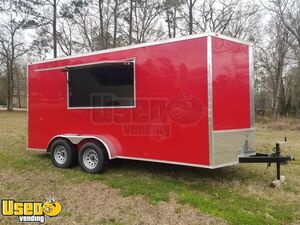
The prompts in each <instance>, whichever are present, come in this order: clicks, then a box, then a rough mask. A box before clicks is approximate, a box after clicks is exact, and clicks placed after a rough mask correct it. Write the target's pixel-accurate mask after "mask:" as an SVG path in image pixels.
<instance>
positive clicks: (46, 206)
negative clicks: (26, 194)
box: [1, 198, 62, 223]
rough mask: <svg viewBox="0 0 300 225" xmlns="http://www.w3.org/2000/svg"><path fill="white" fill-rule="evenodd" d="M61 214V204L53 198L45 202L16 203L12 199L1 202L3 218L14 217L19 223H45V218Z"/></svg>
mask: <svg viewBox="0 0 300 225" xmlns="http://www.w3.org/2000/svg"><path fill="white" fill-rule="evenodd" d="M61 212H62V205H61V203H60V202H58V201H56V200H54V199H53V198H49V199H48V201H46V202H39V201H28V202H18V201H15V200H14V199H2V200H1V214H2V215H3V216H5V217H10V216H16V217H18V219H19V222H31V223H32V222H39V223H45V221H46V216H48V217H56V216H58V215H59V214H60V213H61Z"/></svg>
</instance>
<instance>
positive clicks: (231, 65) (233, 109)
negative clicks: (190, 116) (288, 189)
mask: <svg viewBox="0 0 300 225" xmlns="http://www.w3.org/2000/svg"><path fill="white" fill-rule="evenodd" d="M208 59H209V67H210V68H209V74H208V76H209V82H210V84H209V86H210V87H211V88H209V102H210V103H211V104H209V105H210V110H209V114H210V115H209V129H210V131H209V132H210V165H211V167H212V168H218V167H223V166H229V165H234V164H238V162H239V157H240V156H250V155H254V154H255V146H254V145H255V118H254V72H253V56H252V45H251V44H250V43H247V42H243V41H238V40H236V39H231V38H226V37H224V36H221V35H220V36H218V35H215V36H210V37H209V41H208Z"/></svg>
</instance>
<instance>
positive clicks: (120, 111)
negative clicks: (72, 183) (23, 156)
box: [28, 33, 255, 173]
mask: <svg viewBox="0 0 300 225" xmlns="http://www.w3.org/2000/svg"><path fill="white" fill-rule="evenodd" d="M253 80H254V78H253V58H252V45H251V44H249V43H248V42H245V41H240V40H237V39H233V38H229V37H225V36H223V35H217V34H211V33H210V34H201V35H194V36H187V37H181V38H174V39H169V40H165V41H160V42H153V43H146V44H137V45H132V46H128V47H122V48H116V49H109V50H102V51H98V52H93V53H88V54H83V55H76V56H68V57H64V58H58V59H51V60H46V61H42V62H37V63H32V64H30V65H29V66H28V149H29V150H41V151H48V152H50V153H51V159H52V160H53V163H54V165H56V166H58V167H63V168H64V167H70V166H72V165H73V164H74V163H76V161H77V157H78V161H79V164H80V165H81V167H82V168H83V169H84V170H85V171H87V172H91V173H97V172H101V171H102V170H103V168H104V165H105V162H106V161H107V160H108V159H115V158H122V159H133V160H144V161H153V162H162V163H171V164H179V165H188V166H196V167H205V168H218V167H224V166H229V165H234V164H237V163H239V157H241V156H249V155H255V150H254V139H255V126H254V103H253V94H254V91H253V82H254V81H253Z"/></svg>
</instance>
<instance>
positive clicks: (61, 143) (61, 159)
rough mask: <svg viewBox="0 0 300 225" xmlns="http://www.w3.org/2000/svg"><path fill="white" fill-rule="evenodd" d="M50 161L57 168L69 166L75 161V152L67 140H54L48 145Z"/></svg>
mask: <svg viewBox="0 0 300 225" xmlns="http://www.w3.org/2000/svg"><path fill="white" fill-rule="evenodd" d="M50 154H51V160H52V163H53V164H54V165H55V166H56V167H59V168H70V167H71V166H73V165H74V164H75V163H76V158H77V153H76V150H75V148H74V146H73V145H72V143H70V142H69V141H67V140H65V139H57V140H55V141H54V142H53V143H52V144H51V147H50Z"/></svg>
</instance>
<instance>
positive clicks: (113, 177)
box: [0, 112, 300, 225]
mask: <svg viewBox="0 0 300 225" xmlns="http://www.w3.org/2000/svg"><path fill="white" fill-rule="evenodd" d="M261 127H263V125H262V124H258V129H257V148H259V149H261V150H265V151H269V150H270V149H271V147H272V145H273V143H275V141H276V140H278V139H280V138H282V137H284V136H288V137H289V142H290V144H288V145H287V146H286V148H285V151H286V152H288V153H290V154H293V155H294V156H296V158H297V157H298V158H299V156H300V154H299V149H300V140H299V131H296V130H295V131H292V130H284V131H273V130H269V129H267V128H261ZM25 140H26V114H25V113H6V112H1V113H0V171H7V173H9V174H13V175H14V176H16V179H18V180H21V181H22V182H25V183H26V182H27V181H26V179H25V178H26V177H28V175H30V176H32V177H42V178H41V180H40V181H39V182H37V181H34V179H33V181H34V182H32V183H31V182H27V184H28V185H29V186H26V187H24V186H22V182H21V183H20V184H16V182H14V180H9V181H6V182H4V183H2V184H1V185H3V187H4V188H3V189H4V191H3V192H2V193H1V192H0V197H1V198H4V197H11V196H13V197H16V198H20V199H22V198H28V197H29V198H30V199H32V196H33V198H34V199H38V198H40V197H41V196H43V195H44V193H45V192H46V190H47V189H48V188H49V187H51V188H60V187H62V186H64V185H80V184H82V183H85V182H88V181H94V182H101V183H104V184H106V185H108V186H109V187H112V188H115V189H119V190H120V191H121V193H122V194H123V195H124V196H132V195H141V196H145V197H146V198H147V199H148V200H149V201H150V202H151V203H152V204H156V203H158V202H161V201H169V199H170V196H175V198H176V199H177V201H178V202H180V203H181V204H183V205H185V204H188V205H191V206H193V207H194V208H196V209H198V210H199V211H201V212H203V213H206V214H208V215H210V216H213V217H219V218H222V219H224V220H225V221H227V222H228V223H229V224H234V225H235V224H236V225H237V224H245V225H247V224H249V225H251V224H253V225H254V224H255V225H259V224H278V225H279V224H292V223H294V224H298V223H300V215H299V212H300V196H299V193H300V180H299V177H300V169H299V161H296V162H295V163H294V164H293V165H292V166H291V165H289V166H286V167H284V168H283V174H284V175H286V178H287V183H286V184H285V185H283V186H282V187H281V188H278V189H273V188H270V187H269V183H270V182H271V181H272V180H273V179H274V178H275V168H274V167H272V168H269V169H267V168H266V165H237V166H231V167H226V168H221V169H216V170H207V169H199V168H190V167H182V166H175V165H163V164H155V163H148V162H137V161H126V160H115V161H113V162H111V163H110V165H109V167H108V169H107V171H106V172H105V173H104V174H101V175H91V174H87V173H84V172H82V171H81V170H80V168H78V167H75V168H72V169H67V170H62V169H57V168H55V167H53V166H52V163H51V161H50V158H49V156H48V155H47V154H41V153H36V152H28V151H26V150H25V148H26V147H25ZM24 174H26V175H24ZM42 175H43V176H42ZM23 179H25V181H23ZM0 190H1V189H0ZM32 193H34V195H32ZM30 196H31V197H30ZM195 222H196V221H195ZM99 224H119V223H118V221H114V220H111V221H110V220H103V221H99Z"/></svg>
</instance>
